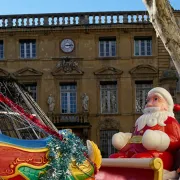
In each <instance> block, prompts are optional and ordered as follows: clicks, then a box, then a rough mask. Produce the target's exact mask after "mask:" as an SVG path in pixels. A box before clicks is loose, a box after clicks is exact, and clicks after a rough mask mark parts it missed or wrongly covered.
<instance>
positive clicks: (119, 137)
mask: <svg viewBox="0 0 180 180" xmlns="http://www.w3.org/2000/svg"><path fill="white" fill-rule="evenodd" d="M131 136H132V134H131V133H123V132H119V133H116V134H114V135H113V137H112V145H113V146H114V147H115V148H116V149H117V150H121V149H122V148H123V147H124V146H125V145H126V144H127V143H128V141H129V139H130V138H131Z"/></svg>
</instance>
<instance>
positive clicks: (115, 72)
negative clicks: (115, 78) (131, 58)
mask: <svg viewBox="0 0 180 180" xmlns="http://www.w3.org/2000/svg"><path fill="white" fill-rule="evenodd" d="M122 73H123V71H121V70H120V69H117V68H114V67H104V68H101V69H99V70H97V71H95V72H94V74H95V75H121V74H122Z"/></svg>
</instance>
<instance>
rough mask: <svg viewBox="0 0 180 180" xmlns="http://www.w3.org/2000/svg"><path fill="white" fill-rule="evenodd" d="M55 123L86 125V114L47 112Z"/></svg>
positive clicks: (87, 122)
mask: <svg viewBox="0 0 180 180" xmlns="http://www.w3.org/2000/svg"><path fill="white" fill-rule="evenodd" d="M48 117H49V119H50V120H51V121H52V122H53V123H54V124H55V125H60V126H61V125H88V124H89V121H88V114H53V113H49V114H48Z"/></svg>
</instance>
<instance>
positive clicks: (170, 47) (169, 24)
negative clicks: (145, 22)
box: [143, 0, 180, 74]
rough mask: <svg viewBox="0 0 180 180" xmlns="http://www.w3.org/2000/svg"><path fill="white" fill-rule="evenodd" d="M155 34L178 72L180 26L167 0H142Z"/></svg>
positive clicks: (179, 69) (179, 68)
mask: <svg viewBox="0 0 180 180" xmlns="http://www.w3.org/2000/svg"><path fill="white" fill-rule="evenodd" d="M143 2H144V4H145V5H146V7H147V10H148V12H149V16H150V20H151V22H152V25H153V26H154V29H155V31H156V33H157V35H158V36H159V37H160V38H161V40H162V42H163V44H164V46H165V48H166V50H167V51H168V52H169V54H170V56H171V58H172V60H173V62H174V65H175V67H176V70H177V71H178V73H179V74H180V28H179V27H178V24H177V22H176V19H175V16H174V14H173V10H172V7H171V5H170V3H169V1H168V0H143Z"/></svg>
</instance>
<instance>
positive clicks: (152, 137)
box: [142, 130, 170, 152]
mask: <svg viewBox="0 0 180 180" xmlns="http://www.w3.org/2000/svg"><path fill="white" fill-rule="evenodd" d="M142 144H143V146H144V147H145V148H146V149H147V150H157V151H161V152H163V151H165V150H166V149H167V148H168V147H169V144H170V138H169V136H168V135H167V134H166V133H164V132H162V131H159V130H154V131H153V130H146V132H145V133H144V135H143V137H142Z"/></svg>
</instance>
